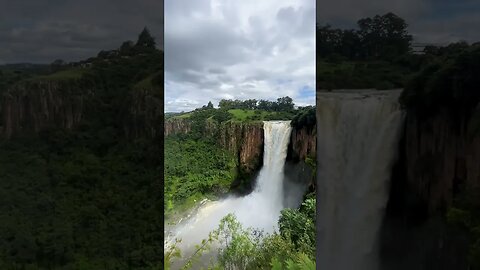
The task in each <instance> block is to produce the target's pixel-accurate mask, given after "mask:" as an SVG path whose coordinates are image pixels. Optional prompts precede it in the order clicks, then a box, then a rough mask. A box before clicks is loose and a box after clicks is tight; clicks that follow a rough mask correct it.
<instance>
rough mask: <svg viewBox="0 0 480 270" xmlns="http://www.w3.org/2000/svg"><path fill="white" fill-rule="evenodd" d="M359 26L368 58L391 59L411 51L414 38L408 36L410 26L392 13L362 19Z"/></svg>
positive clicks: (365, 55)
mask: <svg viewBox="0 0 480 270" xmlns="http://www.w3.org/2000/svg"><path fill="white" fill-rule="evenodd" d="M358 26H359V28H360V31H359V35H360V37H361V39H362V45H363V50H362V51H363V53H364V57H366V58H375V59H378V58H380V59H389V58H391V57H394V56H398V55H403V54H405V53H407V52H409V51H410V43H411V42H412V36H411V35H409V34H408V31H407V27H408V25H407V23H406V22H405V20H404V19H402V18H400V17H398V16H397V15H395V14H393V13H391V12H389V13H387V14H385V15H383V16H380V15H376V16H375V17H373V18H364V19H361V20H359V21H358Z"/></svg>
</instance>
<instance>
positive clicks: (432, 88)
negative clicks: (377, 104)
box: [400, 44, 480, 114]
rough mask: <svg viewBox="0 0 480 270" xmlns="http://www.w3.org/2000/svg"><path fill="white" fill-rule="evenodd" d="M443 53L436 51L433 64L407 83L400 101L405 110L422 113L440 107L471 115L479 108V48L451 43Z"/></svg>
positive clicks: (429, 112)
mask: <svg viewBox="0 0 480 270" xmlns="http://www.w3.org/2000/svg"><path fill="white" fill-rule="evenodd" d="M459 45H460V46H459ZM444 51H445V52H443V53H440V52H439V51H436V52H437V53H436V54H435V56H434V57H433V56H432V60H431V61H430V63H429V64H428V65H427V66H426V67H425V68H423V69H422V71H421V72H419V73H418V74H416V76H415V77H414V78H413V79H412V80H411V81H410V82H409V83H408V85H407V87H406V88H405V91H404V92H403V93H402V97H401V100H400V101H401V102H402V104H403V105H404V106H405V107H406V108H408V109H411V110H415V111H417V112H419V113H422V114H427V113H428V114H431V113H435V112H437V111H438V110H439V109H440V108H443V109H454V110H463V111H464V112H466V113H467V114H469V113H470V110H472V109H473V108H474V107H475V106H477V104H478V102H479V101H480V91H478V86H479V85H480V76H479V74H480V46H478V45H472V46H468V45H467V44H463V45H462V44H452V45H450V48H449V47H447V48H445V49H444Z"/></svg>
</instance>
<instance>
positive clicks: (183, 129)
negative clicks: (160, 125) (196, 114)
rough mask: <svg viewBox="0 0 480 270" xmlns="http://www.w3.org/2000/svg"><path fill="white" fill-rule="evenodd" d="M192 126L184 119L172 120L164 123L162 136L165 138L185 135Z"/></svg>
mask: <svg viewBox="0 0 480 270" xmlns="http://www.w3.org/2000/svg"><path fill="white" fill-rule="evenodd" d="M191 129H192V125H191V123H190V121H189V120H188V119H186V118H172V119H168V120H166V121H165V123H164V129H163V134H164V136H165V137H167V136H170V135H175V134H187V133H189V132H190V131H191Z"/></svg>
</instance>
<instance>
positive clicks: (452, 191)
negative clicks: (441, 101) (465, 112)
mask: <svg viewBox="0 0 480 270" xmlns="http://www.w3.org/2000/svg"><path fill="white" fill-rule="evenodd" d="M406 121H407V122H406V127H405V128H406V129H405V154H406V161H405V166H406V172H407V175H406V179H407V185H408V187H409V190H411V192H413V193H414V195H415V197H416V199H417V200H418V202H419V203H424V206H425V207H426V211H427V212H428V213H433V212H436V211H437V210H442V209H446V208H447V207H449V206H450V205H451V203H452V200H453V198H454V197H455V195H457V194H458V193H459V192H460V191H463V190H465V191H468V192H472V191H475V190H478V187H479V184H480V164H479V163H478V162H479V160H480V159H479V158H480V136H474V135H473V136H472V134H473V132H474V130H472V128H473V125H472V124H473V123H472V120H469V119H467V118H466V117H460V118H459V117H454V116H453V115H451V114H449V113H448V112H446V111H442V112H440V113H438V114H437V115H435V116H434V117H432V118H428V119H419V118H418V117H416V116H414V115H410V116H407V120H406Z"/></svg>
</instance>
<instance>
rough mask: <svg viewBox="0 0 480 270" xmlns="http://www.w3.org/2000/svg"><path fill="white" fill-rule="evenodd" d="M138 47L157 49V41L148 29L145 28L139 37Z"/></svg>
mask: <svg viewBox="0 0 480 270" xmlns="http://www.w3.org/2000/svg"><path fill="white" fill-rule="evenodd" d="M135 46H136V47H145V48H150V49H155V39H154V38H153V37H152V35H151V34H150V31H149V30H148V28H147V27H145V28H143V31H142V32H141V33H140V35H139V36H138V40H137V44H135Z"/></svg>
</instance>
